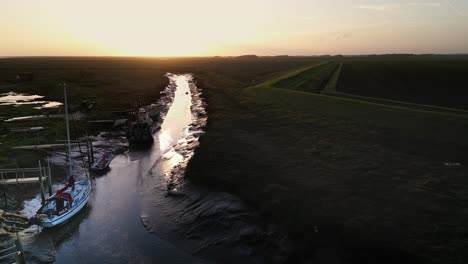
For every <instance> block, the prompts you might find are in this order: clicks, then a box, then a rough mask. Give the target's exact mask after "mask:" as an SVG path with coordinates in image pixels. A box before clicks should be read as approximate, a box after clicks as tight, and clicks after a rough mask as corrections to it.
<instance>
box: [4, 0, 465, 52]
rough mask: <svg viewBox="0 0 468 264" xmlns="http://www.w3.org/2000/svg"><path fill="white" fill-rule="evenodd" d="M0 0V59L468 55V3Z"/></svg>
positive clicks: (268, 0)
mask: <svg viewBox="0 0 468 264" xmlns="http://www.w3.org/2000/svg"><path fill="white" fill-rule="evenodd" d="M394 2H395V1H390V0H382V1H380V2H379V4H376V3H375V1H371V0H357V1H341V0H330V1H314V0H310V1H309V0H291V1H282V0H274V1H271V0H255V1H251V0H237V1H223V0H198V1H189V0H185V1H184V0H172V1H163V0H133V1H123V0H100V1H94V0H93V1H92V0H81V1H61V0H47V1H34V0H15V1H1V2H0V9H1V10H2V11H3V12H2V15H1V16H0V35H1V36H2V38H0V56H15V55H76V56H80V55H113V56H205V55H207V56H211V55H240V54H252V53H255V54H259V55H274V54H290V55H313V54H325V53H332V54H336V53H345V54H356V53H386V52H387V53H392V52H395V53H398V52H416V53H417V52H421V53H427V52H435V53H438V52H441V53H447V52H468V50H467V49H466V47H468V38H466V32H467V30H468V26H467V25H468V15H466V14H465V10H467V11H468V2H467V3H465V2H463V3H461V2H460V1H458V2H457V6H456V8H457V9H455V10H456V11H457V12H454V8H453V5H447V4H444V3H438V4H434V3H433V2H430V3H429V2H411V3H406V2H404V1H398V3H394Z"/></svg>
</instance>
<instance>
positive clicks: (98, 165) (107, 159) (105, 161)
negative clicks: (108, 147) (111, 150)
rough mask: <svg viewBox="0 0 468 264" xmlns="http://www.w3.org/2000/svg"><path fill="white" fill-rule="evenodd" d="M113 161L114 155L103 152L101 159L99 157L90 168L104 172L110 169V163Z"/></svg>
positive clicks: (93, 170)
mask: <svg viewBox="0 0 468 264" xmlns="http://www.w3.org/2000/svg"><path fill="white" fill-rule="evenodd" d="M111 161H112V157H111V156H110V155H109V154H107V153H104V154H102V156H101V158H100V159H98V160H97V161H96V162H94V164H93V165H91V167H90V168H89V170H90V171H92V172H103V171H105V170H107V169H109V164H110V163H111Z"/></svg>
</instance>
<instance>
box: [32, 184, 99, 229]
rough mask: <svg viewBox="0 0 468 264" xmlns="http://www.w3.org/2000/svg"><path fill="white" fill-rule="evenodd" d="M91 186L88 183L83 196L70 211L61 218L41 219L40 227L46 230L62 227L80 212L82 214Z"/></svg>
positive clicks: (60, 216)
mask: <svg viewBox="0 0 468 264" xmlns="http://www.w3.org/2000/svg"><path fill="white" fill-rule="evenodd" d="M89 184H90V183H89V182H88V186H87V188H86V189H85V190H84V194H83V196H82V197H81V198H78V199H76V200H75V202H76V204H75V205H74V206H72V207H71V208H70V210H69V211H67V212H66V213H64V214H62V215H59V216H54V217H47V218H44V219H41V223H40V226H42V227H45V228H50V227H54V226H58V225H61V224H63V223H65V222H67V221H68V220H69V219H71V218H72V217H73V216H75V215H76V214H77V213H78V212H80V211H81V209H83V208H84V207H85V206H86V204H87V203H88V199H89V196H90V194H91V185H89Z"/></svg>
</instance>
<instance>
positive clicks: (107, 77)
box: [0, 58, 168, 168]
mask: <svg viewBox="0 0 468 264" xmlns="http://www.w3.org/2000/svg"><path fill="white" fill-rule="evenodd" d="M20 72H32V73H34V80H33V81H30V82H24V83H18V84H14V85H11V84H9V85H7V86H6V87H5V88H2V85H0V93H4V92H8V91H11V90H12V91H14V92H17V93H28V94H39V95H42V96H45V99H46V100H53V101H59V102H63V88H62V87H60V86H59V84H61V83H64V82H66V83H67V85H68V101H69V104H70V106H72V107H73V108H75V109H77V110H81V111H82V112H84V111H85V110H83V109H80V107H79V106H80V104H81V102H82V101H84V100H87V101H88V102H92V101H95V102H96V104H95V108H93V109H92V110H91V111H85V112H86V114H87V120H102V119H114V118H119V117H117V116H115V115H113V114H112V112H113V111H123V110H128V109H132V108H133V107H134V105H135V102H138V103H141V104H149V103H153V102H156V101H157V100H158V98H159V96H160V91H161V90H162V89H163V88H164V87H165V86H166V85H167V84H168V79H167V78H165V77H164V74H165V73H166V72H165V71H162V70H160V69H158V68H156V67H148V64H145V61H144V60H143V61H141V60H133V59H127V60H116V59H111V58H108V59H103V58H16V59H2V60H0V82H3V81H4V80H13V79H14V78H15V74H16V73H20ZM0 113H1V114H0V116H2V117H3V118H6V119H8V118H12V117H17V116H28V115H49V114H61V113H63V107H59V108H56V109H41V110H38V109H34V108H33V106H30V105H27V106H19V107H15V106H0ZM23 127H45V128H46V130H44V131H40V132H37V133H21V134H18V133H14V132H11V130H12V129H15V128H23ZM71 130H72V134H73V137H76V136H78V135H83V134H84V132H85V131H86V130H87V131H89V132H90V133H92V132H93V131H94V130H95V128H94V127H92V126H89V125H88V124H86V120H82V122H72V127H71ZM0 131H1V136H2V137H1V139H0V143H1V144H0V167H4V168H6V167H7V168H11V167H17V166H19V167H30V166H34V165H35V164H36V163H37V160H38V159H39V158H40V157H43V156H44V155H45V154H46V153H44V152H37V151H13V152H12V150H11V147H12V146H18V145H34V144H53V143H57V141H56V140H63V139H65V137H66V136H65V135H66V134H65V126H64V121H63V119H45V120H37V121H21V122H10V123H6V122H1V123H0ZM11 153H13V155H9V154H11Z"/></svg>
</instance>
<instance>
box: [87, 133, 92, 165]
mask: <svg viewBox="0 0 468 264" xmlns="http://www.w3.org/2000/svg"><path fill="white" fill-rule="evenodd" d="M86 155H87V156H88V167H89V168H91V166H92V164H93V161H92V158H91V147H90V146H89V136H88V131H86Z"/></svg>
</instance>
